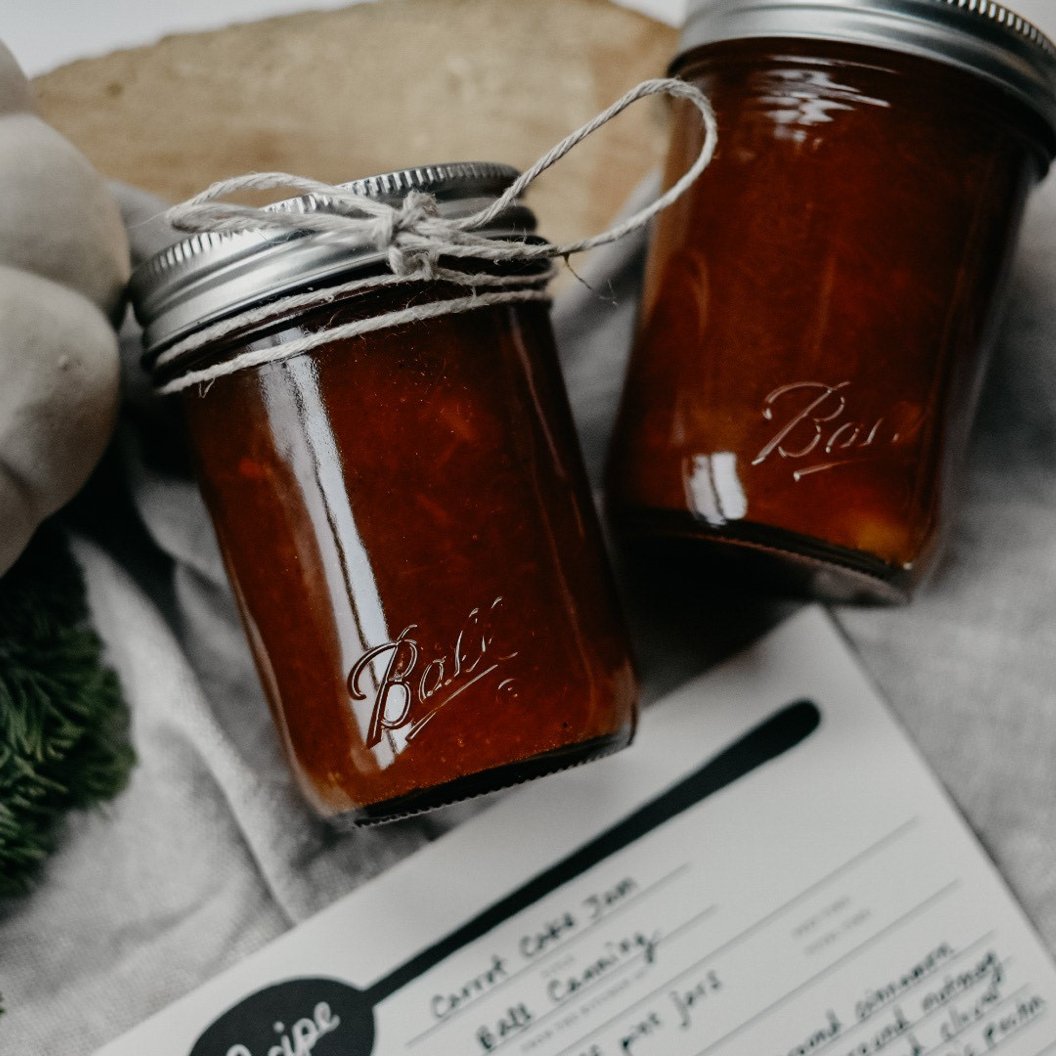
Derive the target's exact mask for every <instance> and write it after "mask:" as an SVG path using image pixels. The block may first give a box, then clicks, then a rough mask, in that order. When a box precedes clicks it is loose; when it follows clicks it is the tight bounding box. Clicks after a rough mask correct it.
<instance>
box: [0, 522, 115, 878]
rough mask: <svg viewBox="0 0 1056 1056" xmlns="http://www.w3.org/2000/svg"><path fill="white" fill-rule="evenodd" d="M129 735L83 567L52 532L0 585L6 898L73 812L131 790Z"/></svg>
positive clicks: (1, 839) (30, 873)
mask: <svg viewBox="0 0 1056 1056" xmlns="http://www.w3.org/2000/svg"><path fill="white" fill-rule="evenodd" d="M128 733H129V715H128V709H127V707H126V705H125V703H124V700H123V698H122V696H121V689H120V686H119V684H118V680H117V676H116V675H115V674H114V672H113V671H112V670H110V669H109V668H107V667H106V666H105V664H104V662H103V647H102V643H101V642H100V640H99V637H98V635H97V634H96V633H95V631H94V630H93V629H92V626H91V624H90V622H89V614H88V603H87V597H86V592H85V585H84V579H83V577H82V575H81V571H80V568H79V567H78V566H77V564H76V562H75V561H74V559H73V556H72V555H71V554H70V551H69V548H68V546H67V544H66V540H65V538H64V536H63V535H62V533H61V531H60V530H59V529H58V528H56V527H54V526H46V527H45V528H44V529H42V530H41V531H40V532H38V533H37V536H36V538H35V539H34V540H33V542H32V543H31V544H30V546H29V548H28V549H27V550H26V552H25V553H24V554H23V555H22V557H21V558H20V559H19V560H18V562H17V563H16V564H15V566H14V567H13V568H12V569H11V570H10V571H9V572H8V573H7V574H6V575H5V576H4V577H3V578H2V579H0V897H8V896H11V895H17V894H22V893H24V892H26V891H27V890H29V889H30V887H31V886H32V884H33V882H34V880H35V879H36V878H37V877H38V876H39V873H40V869H41V866H42V864H43V862H44V860H45V859H46V858H47V856H48V855H49V854H50V853H51V851H52V850H53V849H54V846H55V841H56V838H57V834H58V828H59V823H60V822H61V820H62V818H63V816H64V815H65V814H66V812H67V811H69V810H71V809H73V808H79V807H87V806H90V805H92V804H95V803H99V802H101V801H103V800H106V799H109V798H111V797H112V796H114V795H116V794H117V793H118V792H119V791H121V789H122V788H124V786H125V784H126V783H127V780H128V775H129V772H130V770H131V768H132V764H133V762H134V756H133V752H132V748H131V745H130V743H129V739H128Z"/></svg>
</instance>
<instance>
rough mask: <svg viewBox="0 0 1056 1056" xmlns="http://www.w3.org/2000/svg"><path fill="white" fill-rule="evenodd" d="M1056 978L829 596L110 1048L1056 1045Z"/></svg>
mask: <svg viewBox="0 0 1056 1056" xmlns="http://www.w3.org/2000/svg"><path fill="white" fill-rule="evenodd" d="M1054 1001H1056V973H1054V969H1053V965H1052V963H1051V961H1050V958H1049V956H1048V955H1047V953H1046V952H1045V951H1044V949H1043V948H1042V946H1041V943H1040V941H1039V940H1038V938H1037V936H1036V935H1035V933H1034V932H1033V930H1032V929H1031V927H1030V925H1029V923H1028V922H1027V920H1026V918H1025V917H1024V915H1023V913H1022V911H1021V910H1020V909H1019V907H1018V906H1017V905H1016V904H1015V902H1014V901H1013V899H1012V897H1011V895H1010V894H1009V892H1008V890H1007V888H1006V887H1005V885H1004V884H1003V882H1002V880H1001V879H1000V877H999V876H998V875H997V873H996V871H995V870H994V868H993V866H992V864H991V863H990V861H989V860H988V859H987V858H986V857H985V855H984V854H983V852H982V850H981V849H980V847H979V846H978V844H977V843H976V842H975V840H974V838H973V837H972V835H971V833H970V832H969V830H968V829H967V827H966V826H965V824H964V823H963V821H962V820H961V818H960V817H959V815H958V814H957V813H956V811H955V810H954V808H953V807H952V806H951V804H950V802H949V801H948V799H947V797H946V795H945V793H944V792H943V790H942V789H941V787H940V786H939V785H938V783H937V781H936V780H935V778H934V777H933V776H932V775H931V774H930V772H929V771H928V770H927V768H926V766H925V764H924V763H923V761H922V760H921V758H920V757H919V756H918V754H917V753H916V751H915V749H914V748H913V746H912V745H911V744H910V743H909V741H908V740H907V739H906V736H905V734H904V733H903V732H902V731H901V729H900V728H899V727H898V726H897V724H896V723H895V721H894V720H893V718H892V717H891V715H890V713H889V712H888V710H887V708H886V706H885V704H884V703H883V702H882V701H881V700H880V699H879V698H878V696H877V694H876V692H875V690H874V689H873V688H872V687H871V686H870V684H869V683H868V681H867V680H866V679H865V678H864V676H863V674H862V672H861V670H860V669H859V667H858V666H857V663H856V661H855V659H854V657H853V656H852V654H851V653H850V651H849V650H848V648H847V647H846V645H845V644H844V643H843V641H842V640H841V638H840V637H839V636H838V634H837V633H836V632H835V630H834V628H833V627H832V625H831V623H830V622H829V621H828V618H827V617H826V616H825V615H824V614H823V613H822V612H821V610H819V609H807V610H804V611H802V612H801V613H800V614H799V615H797V616H795V617H793V618H792V619H791V620H789V621H788V622H787V623H785V624H784V625H782V626H781V627H779V628H778V629H777V630H776V631H774V632H772V633H771V634H770V635H769V636H768V637H766V638H764V639H763V640H762V641H760V642H759V643H757V644H756V645H755V646H753V647H752V648H751V649H749V650H747V651H746V652H744V653H742V654H741V655H740V656H738V657H736V658H734V659H733V660H731V661H729V662H727V663H725V664H723V665H722V666H721V667H718V668H716V669H715V670H714V671H712V672H710V673H709V674H707V675H706V676H704V677H702V678H700V679H698V680H696V681H694V682H692V683H690V684H688V685H686V686H684V687H683V688H682V689H680V690H679V691H677V692H676V693H674V694H673V695H672V696H671V697H669V698H668V699H667V700H665V701H664V702H662V703H660V704H658V705H657V706H655V707H654V708H651V709H649V710H648V711H647V712H646V714H645V715H644V717H643V721H642V727H641V729H640V732H639V736H638V740H637V741H636V743H635V745H634V747H633V748H631V749H630V750H628V751H626V752H623V753H620V754H618V755H616V756H613V757H611V758H610V759H606V760H604V761H601V762H598V763H593V764H591V765H589V766H586V767H583V768H580V769H577V770H572V771H569V772H567V773H564V774H561V775H558V776H556V777H550V778H547V779H545V780H543V781H540V782H537V783H536V784H534V785H530V786H527V787H525V788H524V789H522V790H518V791H517V792H515V793H513V794H511V795H509V796H507V797H506V798H505V799H503V800H502V801H500V802H499V803H497V804H496V805H495V806H493V807H492V808H491V809H489V810H487V811H486V812H485V813H483V814H482V815H480V816H479V817H477V818H476V819H474V820H473V821H471V822H469V823H467V824H465V825H463V826H462V827H461V828H459V829H457V830H456V831H455V832H453V833H451V834H450V835H449V836H446V837H444V838H443V839H441V840H439V841H438V842H437V843H435V844H433V845H431V846H430V847H428V848H426V849H425V850H423V851H422V852H420V853H418V854H417V855H415V856H414V857H412V858H410V859H408V860H406V861H405V862H403V863H401V864H400V865H399V866H397V867H396V868H394V869H392V870H390V871H389V872H388V873H386V874H385V875H383V876H381V877H379V878H378V879H376V880H375V881H373V882H371V883H370V884H368V885H367V886H365V887H363V888H361V889H359V890H358V891H356V892H354V893H353V894H351V895H349V896H347V897H346V898H344V899H342V900H341V901H339V902H338V903H336V904H335V905H333V906H331V907H330V908H329V909H327V910H326V911H324V912H323V913H321V914H319V915H318V916H317V917H315V918H313V919H312V920H310V921H308V922H307V923H305V924H303V925H301V926H300V927H298V928H296V929H294V930H293V931H291V932H290V933H289V934H287V935H285V936H283V937H282V938H281V939H279V940H278V941H276V942H274V943H272V944H271V945H270V946H268V947H266V948H265V949H263V950H261V951H260V952H258V953H257V954H256V955H254V956H253V957H251V958H249V959H248V960H246V961H244V962H243V963H242V964H240V965H238V966H236V967H235V968H234V969H232V970H230V971H229V972H227V973H226V974H224V975H222V976H221V977H219V978H218V979H216V980H214V981H213V982H211V983H209V984H207V985H206V986H204V987H203V988H202V989H200V990H198V991H196V992H195V993H193V994H191V995H189V996H188V997H186V998H184V999H182V1000H181V1001H179V1002H177V1003H176V1004H174V1005H173V1006H171V1007H170V1008H168V1009H166V1010H165V1011H163V1012H161V1013H160V1014H158V1015H157V1016H155V1017H153V1018H152V1019H150V1020H148V1021H147V1022H146V1023H145V1024H143V1025H142V1026H141V1027H139V1028H138V1029H136V1030H134V1031H132V1032H131V1033H130V1034H129V1035H127V1036H126V1037H124V1038H122V1039H119V1040H118V1041H116V1042H114V1043H112V1044H111V1045H109V1046H107V1047H106V1048H104V1049H103V1050H102V1051H101V1053H100V1054H99V1056H143V1054H144V1053H149V1054H151V1056H368V1054H370V1053H376V1054H386V1056H486V1054H489V1053H502V1054H503V1056H528V1054H531V1056H817V1054H821V1053H825V1054H827V1056H873V1054H880V1053H884V1054H885V1056H983V1054H990V1053H997V1052H1000V1053H1002V1054H1003V1056H1050V1054H1051V1056H1056V1017H1054V1016H1053V1014H1052V1005H1053V1002H1054Z"/></svg>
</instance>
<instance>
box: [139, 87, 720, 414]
mask: <svg viewBox="0 0 1056 1056" xmlns="http://www.w3.org/2000/svg"><path fill="white" fill-rule="evenodd" d="M650 95H668V96H671V97H673V98H676V99H685V100H687V101H689V102H690V103H692V105H693V106H694V107H696V109H697V110H698V111H699V113H700V115H701V118H702V121H703V124H704V129H705V135H704V142H703V144H702V146H701V150H700V153H699V154H698V156H697V158H696V160H695V161H694V162H693V164H692V165H691V166H690V167H689V169H687V171H686V172H685V173H684V174H683V175H682V176H681V178H680V179H679V180H678V181H677V182H676V183H674V184H673V185H672V186H671V187H670V188H669V189H668V190H667V191H665V192H664V194H662V195H660V197H658V198H656V199H655V200H654V201H652V202H650V203H649V205H647V206H645V207H644V208H642V209H639V210H637V211H636V212H634V213H632V214H631V215H630V216H628V217H627V218H626V219H624V220H623V221H621V222H620V223H618V224H616V225H614V226H613V227H611V228H609V229H608V230H606V231H603V232H601V233H600V234H597V235H593V236H591V237H589V238H584V239H580V240H579V241H577V242H569V243H565V244H564V245H559V246H554V245H550V244H549V243H545V242H529V241H517V240H511V239H497V238H492V237H489V236H488V235H486V234H481V233H480V231H481V229H482V228H485V227H486V226H487V225H488V224H490V223H491V222H492V221H493V220H495V219H496V218H497V217H498V216H499V215H500V214H501V213H503V212H504V211H505V210H507V209H509V208H510V207H511V206H512V205H513V204H514V203H515V202H516V201H517V199H518V198H520V197H521V196H522V195H523V194H524V192H525V190H526V189H527V188H528V186H529V185H530V184H531V183H533V182H534V181H535V180H536V179H537V178H538V177H539V176H540V175H541V174H542V173H543V172H545V171H546V170H547V169H548V168H550V167H551V166H552V165H554V164H555V163H556V162H558V161H560V159H561V158H563V157H564V156H565V155H566V154H567V153H568V152H569V151H570V150H572V148H573V147H575V146H576V145H577V144H578V143H581V142H582V141H583V140H584V139H586V138H587V137H588V136H589V135H591V134H592V133H594V132H596V131H597V130H598V129H599V128H601V127H602V126H603V125H605V124H607V123H608V122H609V121H611V120H612V119H613V118H614V117H616V116H617V115H618V114H620V113H622V112H623V111H624V110H626V109H627V107H629V106H630V105H631V104H632V103H635V102H637V101H638V100H639V99H643V98H645V97H646V96H650ZM717 143H718V126H717V123H716V120H715V115H714V112H713V111H712V108H711V104H710V103H709V102H708V99H707V97H706V96H705V95H704V93H703V92H701V91H700V90H699V89H698V88H696V87H694V86H693V85H691V84H688V83H686V82H685V81H680V80H676V79H674V78H657V79H654V80H649V81H643V82H642V83H641V84H639V85H638V86H637V87H635V88H632V89H631V91H629V92H627V94H626V95H624V96H623V97H622V98H620V99H618V100H617V101H616V102H615V103H613V104H612V105H611V106H609V107H608V108H607V109H605V110H603V111H602V112H601V113H599V114H598V115H597V116H596V117H594V118H593V119H592V120H590V121H588V122H587V123H586V124H585V125H583V126H582V127H580V128H578V129H576V131H574V132H572V133H571V134H570V135H568V136H566V137H565V138H564V139H563V140H561V142H560V143H558V144H557V145H556V146H555V147H553V148H552V149H551V150H549V151H547V153H546V154H544V155H543V156H542V157H541V158H539V160H538V161H536V162H535V164H534V165H532V166H531V168H529V169H527V170H526V171H525V172H524V173H522V174H521V175H520V176H519V177H518V178H517V179H516V180H514V181H513V183H511V184H510V186H509V187H508V188H507V189H506V190H505V191H504V192H503V193H502V194H501V195H500V196H499V197H498V198H496V199H495V201H494V202H492V203H491V204H490V205H489V206H487V207H486V208H484V209H481V210H479V211H478V212H476V213H472V214H470V215H469V216H464V217H459V218H448V217H443V216H441V215H440V214H439V207H438V204H437V202H436V199H435V198H433V196H432V195H430V194H426V193H423V192H421V191H411V192H409V193H408V194H407V196H406V197H405V198H404V199H403V201H402V202H401V203H400V204H399V205H390V204H389V203H387V202H383V201H379V200H378V199H376V198H371V197H369V196H367V195H362V194H356V193H354V192H351V191H349V190H348V189H347V188H344V187H340V186H334V185H331V184H328V183H321V182H320V181H318V180H312V179H308V178H306V177H303V176H295V175H291V174H290V173H283V172H265V173H250V174H247V175H244V176H235V177H232V178H231V179H227V180H220V181H219V182H217V183H214V184H213V185H212V186H210V187H208V188H207V189H206V190H204V191H203V192H202V193H201V194H197V195H195V196H194V197H193V198H191V199H189V200H188V201H186V202H184V203H182V204H181V205H177V206H174V207H173V208H172V209H170V210H169V211H168V213H167V214H166V218H167V219H168V220H169V222H170V223H171V224H172V225H173V226H174V227H176V228H178V229H179V230H182V231H187V232H205V231H211V232H235V231H247V230H255V231H260V230H266V229H272V230H275V229H278V230H290V231H298V232H313V233H325V234H333V235H335V236H341V237H349V238H350V241H351V242H353V243H354V244H356V245H359V246H362V245H372V246H374V247H375V248H376V249H377V250H378V251H379V252H381V253H383V254H385V257H386V260H387V262H388V265H389V269H390V271H391V274H386V275H381V276H373V277H369V278H360V279H356V280H352V281H351V282H347V283H343V284H341V285H336V286H332V287H328V288H327V289H325V290H313V291H307V292H303V293H297V294H292V295H290V296H286V297H281V298H278V299H276V300H273V301H271V302H269V303H268V304H266V305H261V306H258V307H256V308H251V309H248V310H246V311H244V312H241V313H239V315H237V316H235V317H233V318H230V319H225V320H222V321H220V322H218V323H214V324H212V325H210V326H207V327H203V328H202V329H201V330H198V331H196V332H195V333H194V334H192V335H190V336H189V337H186V338H184V339H183V340H182V341H179V342H177V343H176V344H174V345H173V346H171V347H170V348H168V349H166V350H165V351H164V352H163V353H162V354H161V355H160V356H158V358H157V359H156V360H155V364H154V366H155V370H157V369H160V368H163V367H165V366H166V365H168V364H171V363H172V362H173V360H175V359H177V358H181V357H184V356H186V355H188V354H189V353H191V352H194V351H196V350H198V349H200V348H202V347H204V346H205V345H207V344H210V343H211V342H213V341H216V340H218V339H219V338H222V337H226V336H228V335H230V334H231V333H233V332H235V331H236V330H243V329H247V328H249V327H253V326H256V325H258V324H260V323H263V322H269V321H272V320H275V319H279V318H281V317H282V316H284V315H286V314H287V313H289V312H291V311H295V310H298V309H300V308H307V307H312V306H317V305H319V304H320V303H326V302H327V301H332V300H334V299H336V298H339V297H343V296H345V295H347V294H350V293H354V292H363V291H366V290H373V289H379V288H384V287H389V286H398V285H402V284H407V283H412V282H419V283H420V282H431V281H439V282H450V283H454V284H456V285H459V286H464V287H469V288H470V289H471V290H472V293H471V294H470V295H469V296H466V297H453V298H443V299H438V300H436V301H430V302H427V303H425V304H418V305H412V306H408V307H407V308H403V309H400V310H398V311H392V312H386V313H383V314H381V315H377V316H373V317H371V318H368V319H360V320H356V321H355V322H351V323H347V324H344V325H340V326H335V327H331V328H329V329H324V330H320V331H318V332H316V333H313V334H308V335H306V336H304V337H302V338H298V339H297V340H294V341H286V342H282V343H280V344H276V345H275V346H273V347H268V348H262V349H256V350H253V351H251V352H244V353H241V354H239V355H236V356H233V357H231V358H230V359H227V360H224V361H223V362H220V363H215V364H212V365H210V366H207V367H203V368H201V369H199V370H190V371H186V372H184V373H182V374H180V375H179V376H178V377H176V378H174V379H172V380H170V381H168V382H167V383H166V384H164V385H161V386H159V387H158V391H159V392H160V393H163V394H168V393H174V392H179V391H181V390H182V389H186V388H189V387H190V386H192V385H199V384H206V383H210V382H213V381H215V380H216V379H217V378H220V377H224V376H226V375H229V374H234V373H236V372H237V371H240V370H246V369H249V368H251V367H257V366H261V365H262V364H264V363H269V362H275V361H279V360H283V359H289V358H290V357H292V356H296V355H300V354H301V353H302V352H306V351H308V350H310V349H312V348H316V347H318V346H320V345H323V344H326V343H329V342H331V341H337V340H341V339H344V338H350V337H356V336H359V335H361V334H366V333H371V332H374V331H377V330H383V329H387V328H388V327H393V326H400V325H403V324H405V323H414V322H419V321H421V320H423V319H435V318H438V317H440V316H443V315H448V314H454V313H458V312H467V311H473V310H475V309H477V308H481V307H484V306H486V305H493V304H506V303H514V302H523V301H539V300H546V299H547V293H546V284H547V282H548V281H549V279H550V278H551V276H552V270H547V271H545V272H542V273H540V274H538V275H527V276H525V275H513V276H502V275H494V274H482V273H473V274H470V273H467V272H466V271H462V270H455V269H452V268H445V267H442V266H441V264H440V261H441V259H456V260H457V259H460V258H468V259H470V260H473V261H479V262H487V263H500V262H501V263H505V262H511V263H533V262H542V261H545V260H554V259H555V258H558V257H563V258H567V257H569V256H570V255H571V254H573V253H580V252H582V251H584V250H587V249H593V248H595V247H597V246H602V245H605V244H607V243H609V242H615V241H616V240H617V239H620V238H623V237H624V236H625V235H627V234H630V233H631V232H633V231H637V230H638V229H639V228H642V227H644V226H645V225H646V224H648V223H649V221H650V220H652V218H653V217H654V216H656V215H657V214H658V213H660V212H662V211H663V210H664V209H667V208H668V206H670V205H672V204H673V203H674V202H676V201H677V200H678V199H679V198H681V197H682V195H683V194H685V193H686V191H687V190H688V189H689V188H690V186H692V184H693V183H694V182H695V181H696V179H697V178H698V177H699V176H700V174H701V173H702V172H703V171H704V170H705V169H706V168H707V167H708V165H709V164H710V163H711V159H712V157H713V156H714V153H715V148H716V145H717ZM279 187H282V188H288V189H291V190H295V191H300V192H301V193H302V194H306V195H317V196H322V197H325V198H326V199H327V203H328V204H327V209H328V211H327V212H309V213H295V212H287V211H283V210H281V209H267V208H259V207H256V206H247V205H239V204H236V203H233V202H222V201H218V199H220V198H223V197H226V196H227V195H229V194H231V193H233V192H235V191H243V190H262V189H274V188H279ZM329 210H333V211H329ZM481 287H485V288H486V287H494V289H491V290H490V291H488V292H478V290H479V288H481ZM506 287H510V288H506ZM513 287H516V288H513Z"/></svg>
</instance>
